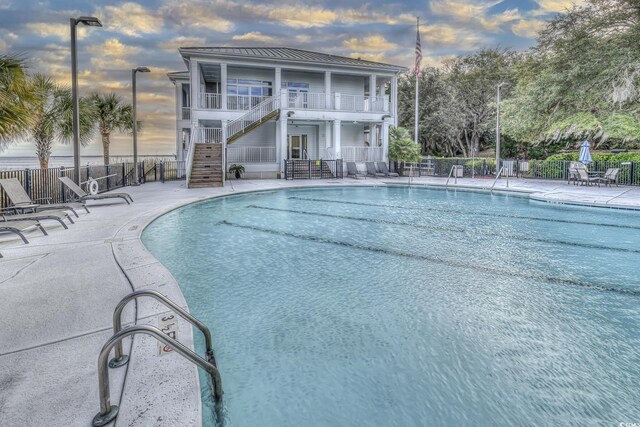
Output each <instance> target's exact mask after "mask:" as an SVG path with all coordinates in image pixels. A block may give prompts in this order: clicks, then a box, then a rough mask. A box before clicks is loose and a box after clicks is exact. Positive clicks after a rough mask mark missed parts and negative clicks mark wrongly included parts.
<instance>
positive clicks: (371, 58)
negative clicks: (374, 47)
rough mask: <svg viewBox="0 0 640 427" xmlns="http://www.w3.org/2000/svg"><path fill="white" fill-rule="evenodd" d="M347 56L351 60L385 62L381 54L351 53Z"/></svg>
mask: <svg viewBox="0 0 640 427" xmlns="http://www.w3.org/2000/svg"><path fill="white" fill-rule="evenodd" d="M349 56H350V57H351V58H356V59H364V60H366V61H374V62H385V59H384V58H385V56H384V54H382V53H371V52H362V53H361V52H353V53H351V54H350V55H349Z"/></svg>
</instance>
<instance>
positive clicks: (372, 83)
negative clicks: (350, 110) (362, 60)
mask: <svg viewBox="0 0 640 427" xmlns="http://www.w3.org/2000/svg"><path fill="white" fill-rule="evenodd" d="M369 98H370V99H371V101H375V99H376V75H375V74H371V75H370V76H369Z"/></svg>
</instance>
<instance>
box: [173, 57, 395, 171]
mask: <svg viewBox="0 0 640 427" xmlns="http://www.w3.org/2000/svg"><path fill="white" fill-rule="evenodd" d="M179 52H180V54H181V55H182V58H183V60H184V62H185V64H186V65H187V67H188V71H183V72H175V73H169V75H168V76H169V78H170V80H171V81H172V82H173V83H174V85H175V93H176V117H177V119H176V129H177V133H176V151H177V157H178V160H186V161H187V163H188V162H189V156H190V148H192V147H191V145H192V144H198V143H222V144H225V150H224V152H225V161H224V164H226V165H231V164H242V165H243V166H244V167H245V170H246V172H245V176H247V177H251V178H275V177H281V176H282V173H283V172H284V163H285V160H307V159H308V160H320V159H324V160H333V159H343V161H344V162H347V161H354V162H365V161H385V162H386V161H388V143H389V127H390V126H396V125H397V120H398V116H397V114H398V106H397V92H398V90H397V82H398V75H399V74H400V73H402V72H405V71H407V69H406V68H404V67H399V66H395V65H389V64H382V63H377V62H371V61H364V60H360V59H353V58H346V57H339V56H334V55H327V54H323V53H317V52H310V51H303V50H298V49H289V48H225V47H219V48H205V47H202V48H199V47H193V48H180V49H179ZM191 155H192V154H191Z"/></svg>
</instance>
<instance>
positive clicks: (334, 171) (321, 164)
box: [284, 159, 344, 179]
mask: <svg viewBox="0 0 640 427" xmlns="http://www.w3.org/2000/svg"><path fill="white" fill-rule="evenodd" d="M343 177H344V171H343V169H342V159H337V160H285V161H284V178H285V179H324V178H343Z"/></svg>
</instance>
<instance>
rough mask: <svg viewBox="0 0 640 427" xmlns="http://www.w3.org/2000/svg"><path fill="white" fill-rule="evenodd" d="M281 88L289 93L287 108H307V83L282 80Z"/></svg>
mask: <svg viewBox="0 0 640 427" xmlns="http://www.w3.org/2000/svg"><path fill="white" fill-rule="evenodd" d="M282 89H287V93H288V94H289V108H307V107H308V93H309V83H297V82H282Z"/></svg>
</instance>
